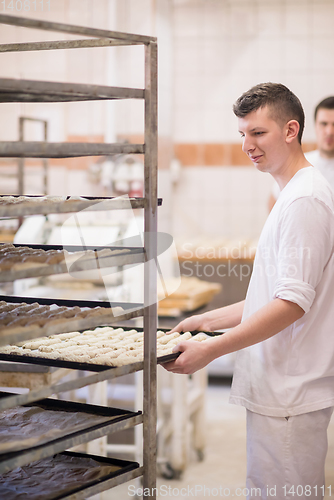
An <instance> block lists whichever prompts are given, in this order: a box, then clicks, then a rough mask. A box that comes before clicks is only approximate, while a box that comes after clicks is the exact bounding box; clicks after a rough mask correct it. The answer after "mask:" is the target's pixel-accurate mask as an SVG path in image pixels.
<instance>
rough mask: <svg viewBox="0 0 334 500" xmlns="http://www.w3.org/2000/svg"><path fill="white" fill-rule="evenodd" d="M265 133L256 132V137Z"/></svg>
mask: <svg viewBox="0 0 334 500" xmlns="http://www.w3.org/2000/svg"><path fill="white" fill-rule="evenodd" d="M262 134H263V132H255V135H262Z"/></svg>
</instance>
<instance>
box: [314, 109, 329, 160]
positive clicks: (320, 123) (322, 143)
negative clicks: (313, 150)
mask: <svg viewBox="0 0 334 500" xmlns="http://www.w3.org/2000/svg"><path fill="white" fill-rule="evenodd" d="M315 133H316V136H317V146H318V149H319V151H320V154H321V156H324V157H325V158H332V157H334V109H325V108H320V109H319V110H318V112H317V116H316V119H315Z"/></svg>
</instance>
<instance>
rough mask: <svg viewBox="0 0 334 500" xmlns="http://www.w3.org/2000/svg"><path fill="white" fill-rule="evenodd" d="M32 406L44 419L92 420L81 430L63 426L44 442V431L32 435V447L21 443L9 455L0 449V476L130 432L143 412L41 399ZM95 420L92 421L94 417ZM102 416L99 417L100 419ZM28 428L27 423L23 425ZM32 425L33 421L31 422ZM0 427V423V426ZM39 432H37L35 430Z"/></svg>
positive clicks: (1, 395)
mask: <svg viewBox="0 0 334 500" xmlns="http://www.w3.org/2000/svg"><path fill="white" fill-rule="evenodd" d="M8 396H10V394H8V393H5V392H2V393H0V400H1V398H3V397H8ZM30 406H32V407H40V408H42V409H43V410H44V413H45V414H46V416H47V412H48V411H50V412H51V411H52V412H66V413H71V414H73V415H75V414H89V415H91V420H89V421H88V422H87V423H86V424H82V425H80V428H78V429H75V428H73V426H72V428H71V425H70V424H66V423H65V425H63V427H62V428H61V429H59V433H58V435H57V436H56V437H55V438H52V439H51V440H49V441H48V442H45V439H44V438H43V434H42V433H43V429H42V430H41V431H40V434H39V435H38V436H35V439H36V442H35V443H34V445H33V446H31V445H29V444H24V443H23V444H22V445H21V446H19V448H20V449H17V451H12V452H7V451H4V452H1V450H0V474H3V473H4V472H7V471H9V470H12V469H13V468H16V467H22V466H23V465H27V464H29V463H31V462H34V461H36V460H40V459H42V458H46V457H49V456H52V455H53V454H55V453H59V452H61V451H64V450H67V449H69V448H73V447H74V446H78V445H80V444H83V443H86V442H88V441H92V440H94V439H98V438H99V437H101V436H105V435H107V434H110V433H112V432H119V431H121V430H125V429H129V428H130V427H133V426H135V425H137V424H141V423H142V420H143V419H142V413H141V412H140V411H138V412H132V411H128V410H120V409H118V408H109V407H104V406H96V405H89V404H83V403H73V402H70V401H62V400H56V399H43V400H41V401H38V402H37V403H34V404H31V405H30ZM93 417H94V418H93ZM101 417H102V418H101ZM25 423H27V424H28V425H29V422H25ZM30 425H32V422H30ZM0 428H1V424H0ZM37 431H38V429H37Z"/></svg>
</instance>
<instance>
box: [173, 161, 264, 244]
mask: <svg viewBox="0 0 334 500" xmlns="http://www.w3.org/2000/svg"><path fill="white" fill-rule="evenodd" d="M272 184H273V181H272V179H271V177H270V176H269V175H268V174H261V173H259V172H258V171H255V170H253V169H252V168H250V167H206V168H205V169H203V168H201V167H187V168H184V169H182V171H181V175H180V179H179V182H178V184H177V186H176V188H175V191H174V193H173V229H174V236H175V238H176V239H177V240H178V241H182V242H184V241H185V240H189V241H192V240H196V241H198V239H199V238H200V237H202V238H203V240H205V241H211V240H214V239H216V240H217V239H220V240H225V239H226V240H238V239H241V240H246V241H253V240H254V239H256V238H257V237H258V235H259V234H260V231H261V228H262V226H263V224H264V222H265V220H266V217H267V213H268V212H267V201H268V196H269V192H270V190H271V186H272Z"/></svg>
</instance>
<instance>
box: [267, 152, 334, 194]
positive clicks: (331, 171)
mask: <svg viewBox="0 0 334 500" xmlns="http://www.w3.org/2000/svg"><path fill="white" fill-rule="evenodd" d="M305 158H306V159H307V161H308V162H309V163H311V165H313V166H314V167H315V168H317V169H318V170H319V172H321V174H322V175H323V176H324V177H325V179H326V180H327V182H329V184H330V186H331V188H332V190H333V191H334V157H333V158H324V157H323V156H321V155H320V151H319V150H318V149H315V150H314V151H309V152H308V153H305ZM279 194H280V189H279V187H278V184H277V182H275V183H274V185H273V189H272V195H273V197H274V198H275V199H276V200H277V198H278V197H279Z"/></svg>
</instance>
